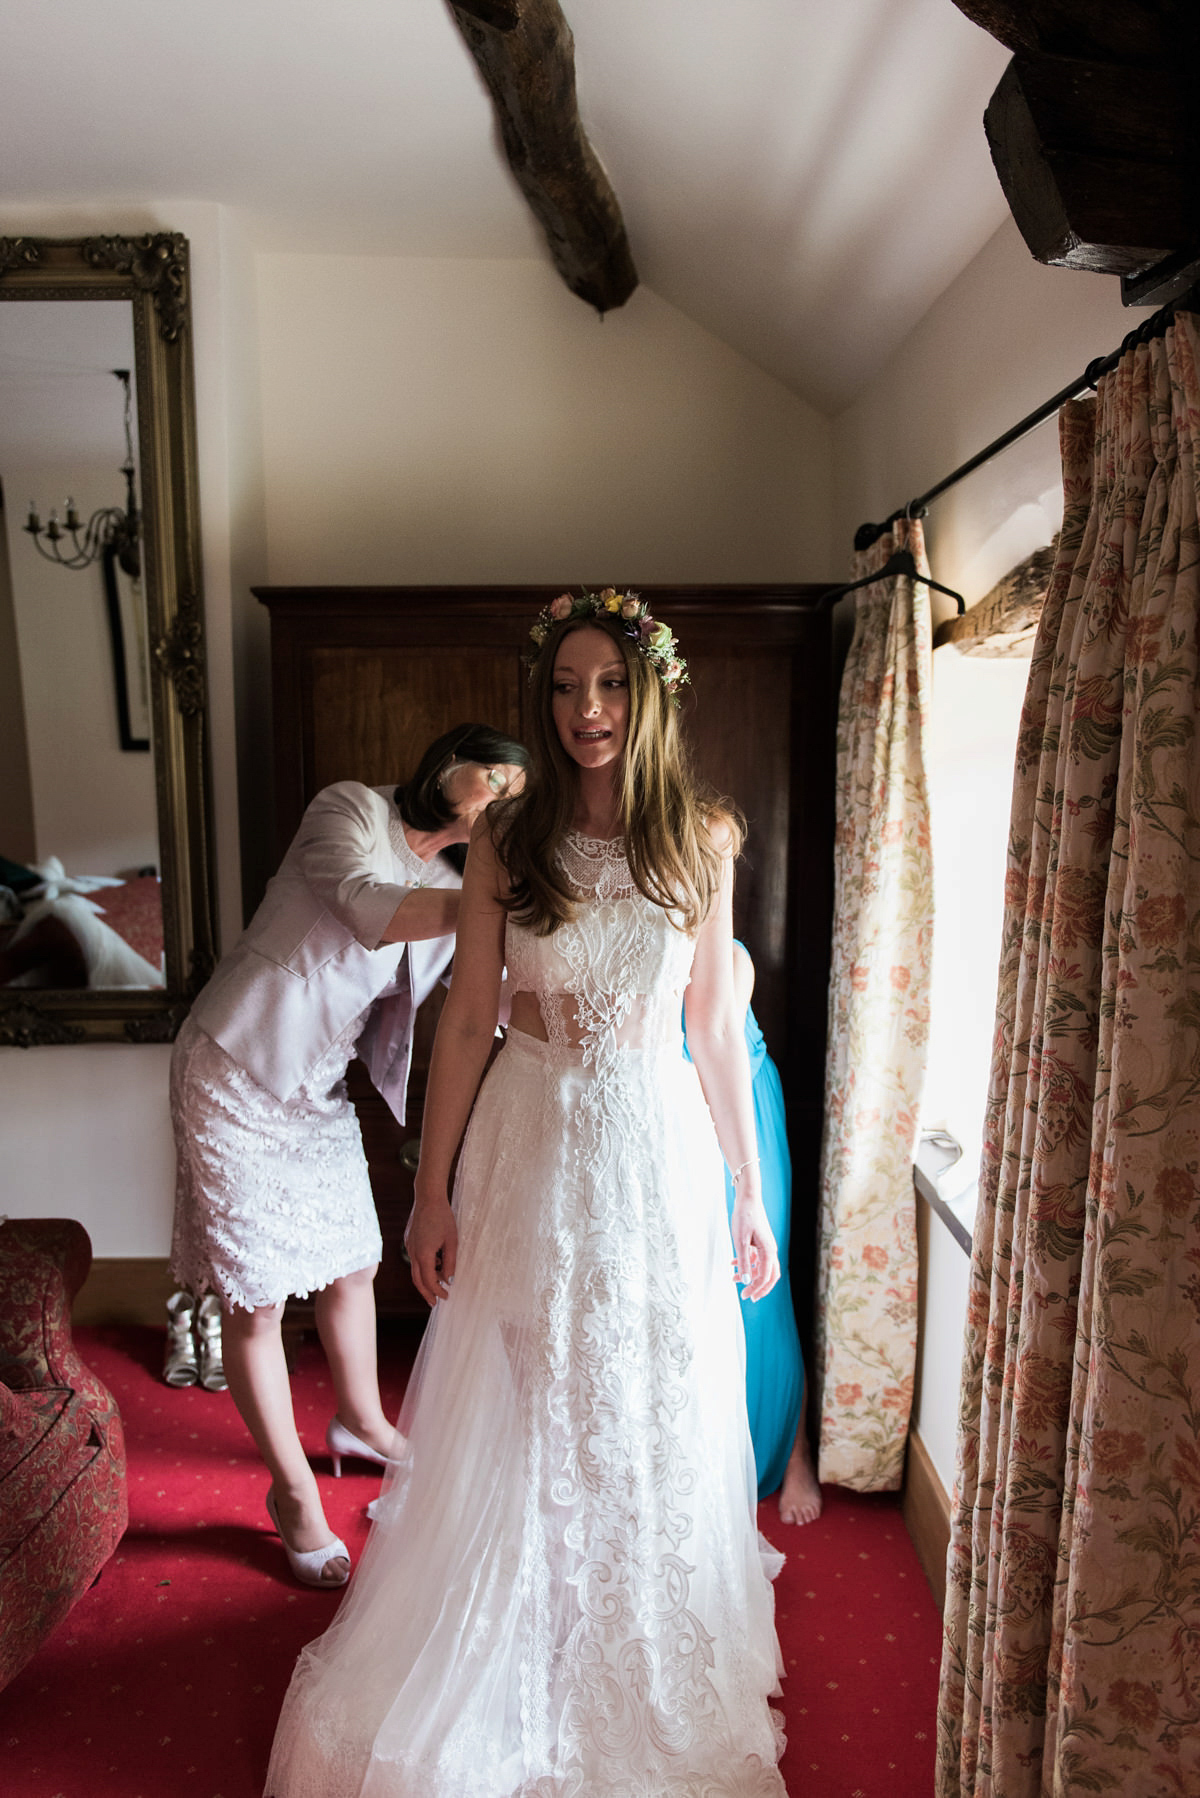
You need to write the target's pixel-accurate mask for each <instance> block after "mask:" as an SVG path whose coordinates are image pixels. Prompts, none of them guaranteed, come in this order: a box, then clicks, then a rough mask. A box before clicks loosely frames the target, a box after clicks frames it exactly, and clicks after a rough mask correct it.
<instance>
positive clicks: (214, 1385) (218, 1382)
mask: <svg viewBox="0 0 1200 1798" xmlns="http://www.w3.org/2000/svg"><path fill="white" fill-rule="evenodd" d="M196 1347H197V1349H198V1350H199V1354H200V1384H201V1385H202V1386H203V1388H204V1390H205V1392H224V1391H225V1389H226V1387H227V1386H228V1385H229V1381H228V1380H227V1379H226V1378H225V1366H224V1363H223V1362H222V1360H221V1301H220V1299H219V1298H218V1297H217V1295H216V1293H215V1292H209V1293H206V1294H205V1296H204V1297H203V1298H202V1299H201V1300H200V1307H199V1309H198V1311H197V1312H196Z"/></svg>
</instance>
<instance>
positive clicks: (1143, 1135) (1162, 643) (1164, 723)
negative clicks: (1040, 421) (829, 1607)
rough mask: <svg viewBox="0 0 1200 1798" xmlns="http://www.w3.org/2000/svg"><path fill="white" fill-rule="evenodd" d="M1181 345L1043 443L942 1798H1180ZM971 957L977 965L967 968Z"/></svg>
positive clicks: (1190, 995) (1191, 1297)
mask: <svg viewBox="0 0 1200 1798" xmlns="http://www.w3.org/2000/svg"><path fill="white" fill-rule="evenodd" d="M1198 323H1200V321H1198V320H1197V319H1196V318H1194V317H1192V316H1190V315H1187V314H1180V315H1179V317H1178V319H1177V321H1176V323H1175V326H1174V327H1173V329H1171V330H1170V331H1168V333H1167V335H1166V338H1165V340H1162V341H1154V342H1151V343H1150V344H1142V345H1140V346H1138V347H1136V348H1133V349H1130V350H1128V351H1127V352H1126V354H1125V355H1124V356H1123V357H1122V359H1121V361H1120V363H1119V365H1118V367H1117V369H1116V370H1115V372H1114V373H1113V374H1112V375H1110V376H1108V377H1106V378H1105V379H1104V380H1102V381H1101V383H1100V387H1099V393H1098V399H1097V400H1096V401H1088V402H1075V403H1072V404H1070V405H1068V406H1067V407H1066V408H1065V409H1064V412H1063V415H1062V427H1061V435H1062V444H1063V462H1064V475H1065V487H1066V515H1065V519H1064V523H1063V532H1062V538H1061V541H1060V545H1059V555H1058V561H1057V564H1056V567H1055V571H1054V575H1053V577H1052V580H1051V583H1050V589H1049V592H1048V594H1047V597H1046V603H1045V606H1044V608H1043V612H1042V619H1041V626H1040V630H1039V635H1038V641H1037V647H1036V650H1035V653H1034V659H1033V662H1032V665H1031V668H1030V678H1029V688H1028V692H1027V696H1026V701H1025V710H1024V714H1023V718H1022V724H1021V732H1020V737H1019V740H1018V749H1017V760H1016V775H1015V785H1014V795H1013V810H1012V831H1011V837H1010V843H1009V861H1008V876H1007V903H1006V910H1005V924H1004V939H1003V949H1002V960H1001V970H1000V988H999V999H998V1007H997V1022H996V1038H995V1043H996V1047H995V1058H994V1062H993V1071H992V1087H991V1094H990V1100H989V1110H988V1118H987V1123H986V1127H985V1141H984V1152H983V1167H982V1174H981V1179H980V1198H979V1210H978V1218H977V1223H976V1230H975V1247H974V1255H973V1259H972V1267H971V1286H970V1299H969V1307H968V1320H967V1332H966V1355H965V1362H964V1386H963V1395H962V1408H961V1415H960V1422H959V1441H958V1461H957V1470H956V1478H955V1498H954V1515H953V1522H952V1529H953V1533H952V1537H951V1546H950V1556H949V1587H948V1591H947V1598H946V1625H945V1644H944V1650H943V1659H942V1700H941V1714H940V1717H939V1733H938V1783H937V1790H938V1793H939V1798H965V1795H966V1794H972V1795H976V1794H979V1795H983V1794H988V1795H989V1798H1038V1795H1041V1794H1054V1795H1055V1798H1060V1795H1066V1794H1084V1793H1089V1794H1091V1793H1106V1792H1111V1793H1116V1794H1122V1795H1124V1794H1129V1795H1131V1798H1132V1795H1139V1798H1140V1795H1141V1794H1145V1795H1146V1798H1150V1795H1151V1794H1153V1795H1154V1798H1171V1795H1177V1798H1183V1795H1184V1794H1185V1793H1196V1792H1200V1442H1198V1438H1200V1207H1198V1205H1197V1197H1198V1192H1200V1185H1198V1172H1200V931H1198V925H1200V753H1198V743H1197V708H1198V704H1200V654H1198V648H1200V646H1198V643H1197V604H1198V601H1200V579H1198V563H1200V528H1198V523H1197V519H1198V513H1200V458H1198V449H1200V379H1198V378H1197V351H1198V350H1200V330H1198ZM986 947H987V945H981V953H982V952H984V951H985V950H986Z"/></svg>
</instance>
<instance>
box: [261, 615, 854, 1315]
mask: <svg viewBox="0 0 1200 1798" xmlns="http://www.w3.org/2000/svg"><path fill="white" fill-rule="evenodd" d="M562 591H563V588H562V587H256V588H255V589H254V592H255V595H256V597H257V598H258V599H259V600H261V601H262V603H263V604H264V605H265V606H266V607H267V608H268V609H269V612H270V616H271V667H272V702H273V731H274V758H275V811H276V818H277V827H278V843H277V849H278V853H279V855H282V853H283V851H284V849H285V848H286V846H287V844H288V842H289V841H290V840H291V837H292V835H293V834H294V832H295V829H296V826H297V824H298V823H299V820H300V816H301V813H302V812H303V810H304V808H305V806H306V805H307V804H308V801H309V800H310V799H311V798H312V797H313V795H314V793H316V792H317V791H318V790H319V789H320V788H321V787H323V786H327V785H328V784H329V782H330V781H335V780H351V779H352V780H361V781H366V782H367V783H369V784H370V785H372V786H381V785H383V784H385V783H388V782H394V781H398V780H400V779H402V778H404V777H405V776H406V775H407V774H408V773H409V771H410V770H411V768H412V767H413V766H414V765H415V763H416V760H417V758H418V756H419V755H420V753H421V751H422V750H423V749H424V747H425V746H426V744H428V743H429V742H430V741H431V740H432V738H434V737H436V736H437V735H439V734H440V733H441V732H442V731H444V730H448V729H449V728H450V726H451V725H454V724H457V723H460V722H464V721H466V720H474V721H478V722H480V723H485V724H491V725H494V726H495V727H497V728H498V729H502V730H505V731H507V732H509V733H510V734H511V735H513V736H516V737H523V736H524V708H525V704H526V690H527V675H526V669H525V665H524V663H523V661H522V656H523V654H524V652H525V650H526V648H527V646H528V632H529V626H530V625H531V623H532V622H533V619H534V616H535V615H536V613H537V612H538V610H539V609H540V608H541V607H542V606H543V605H544V604H545V603H546V602H547V601H548V600H550V599H553V598H554V597H555V595H556V594H557V593H559V592H562ZM639 591H640V592H641V593H642V595H643V597H645V598H646V599H648V600H649V601H650V603H651V608H652V610H653V612H654V613H655V615H656V616H658V617H662V618H663V619H665V620H666V622H667V623H669V624H670V625H671V627H672V629H673V630H674V631H675V632H676V634H677V636H678V638H679V641H680V647H681V649H682V650H683V653H684V655H685V656H686V657H687V661H688V666H689V670H690V673H691V685H690V687H689V688H687V689H685V691H684V701H683V706H684V713H685V717H686V719H687V726H688V730H689V734H690V737H691V741H692V745H693V750H694V754H695V759H696V762H697V764H698V766H699V768H700V769H701V771H702V772H703V774H704V775H705V776H706V778H707V779H708V780H709V781H710V782H711V783H712V784H713V785H714V786H715V787H716V788H717V789H718V790H719V791H720V792H722V793H725V794H727V795H729V796H730V797H731V798H733V799H734V800H736V802H737V804H738V805H739V806H740V807H741V809H742V811H743V813H744V814H745V817H746V822H747V826H748V832H747V839H746V847H745V853H744V856H743V859H742V862H741V864H740V866H739V870H738V877H737V891H736V900H735V925H736V929H737V933H738V935H739V936H740V937H741V938H742V940H743V942H745V944H746V946H747V948H748V949H749V950H750V953H751V955H752V957H753V959H754V964H755V968H756V970H757V985H756V989H755V994H754V1009H755V1012H756V1014H757V1016H758V1020H759V1022H760V1024H761V1025H762V1028H763V1033H764V1035H765V1037H766V1040H767V1044H768V1047H769V1049H770V1052H771V1054H772V1055H773V1057H774V1059H775V1060H776V1062H777V1063H778V1064H779V1068H780V1072H781V1074H782V1077H783V1085H784V1092H785V1095H786V1099H787V1106H788V1130H789V1138H790V1142H791V1148H792V1159H793V1168H794V1194H793V1221H792V1255H791V1262H792V1278H793V1291H794V1296H795V1299H796V1305H797V1313H798V1316H799V1319H800V1327H801V1334H802V1336H803V1337H807V1334H808V1331H807V1328H806V1323H807V1317H808V1310H809V1304H808V1295H809V1293H810V1291H811V1286H812V1277H811V1269H812V1247H813V1233H814V1221H815V1215H816V1178H817V1157H818V1152H819V1145H820V1127H821V1097H822V1081H823V1058H824V1042H825V1007H826V988H827V982H828V966H829V937H830V911H831V882H832V876H831V856H832V834H833V778H834V776H833V766H834V717H833V680H832V663H831V655H832V652H831V644H830V627H829V615H828V612H827V611H826V610H824V609H822V608H819V607H818V606H816V604H815V603H814V602H815V599H816V596H817V594H818V593H819V591H820V589H818V588H811V587H799V586H797V587H764V586H744V587H739V586H723V587H707V588H705V587H643V588H640V589H639ZM441 996H442V995H441V990H440V989H439V992H438V994H436V995H435V996H434V998H433V999H431V1000H430V1001H429V1002H428V1003H427V1004H426V1005H425V1007H424V1008H423V1010H422V1013H421V1015H420V1017H419V1019H418V1027H417V1036H416V1042H415V1044H414V1054H413V1066H412V1076H411V1081H410V1085H409V1095H408V1124H407V1126H406V1128H405V1129H403V1130H401V1129H400V1127H399V1126H398V1125H397V1124H396V1123H395V1121H394V1119H393V1118H392V1116H391V1113H390V1112H389V1111H388V1110H387V1107H386V1106H385V1105H384V1103H383V1101H382V1100H381V1099H380V1098H378V1096H377V1095H376V1094H375V1092H374V1090H373V1089H372V1087H371V1086H370V1084H369V1082H368V1081H367V1079H366V1076H365V1074H364V1073H363V1070H362V1069H361V1067H360V1066H359V1064H357V1063H354V1064H352V1067H351V1077H350V1078H351V1091H352V1093H353V1095H354V1099H355V1103H356V1105H357V1107H358V1112H359V1117H360V1120H361V1123H362V1130H363V1141H364V1145H365V1148H366V1153H367V1160H368V1163H369V1165H370V1170H371V1181H372V1185H373V1187H374V1191H375V1198H376V1203H377V1205H378V1208H379V1215H380V1222H381V1226H382V1230H383V1238H384V1259H383V1265H382V1267H381V1269H380V1274H379V1278H378V1281H377V1283H376V1295H377V1299H378V1304H379V1312H380V1316H381V1318H384V1319H392V1320H408V1321H410V1322H414V1323H415V1322H419V1321H423V1319H424V1317H425V1315H426V1308H425V1305H424V1302H423V1301H422V1300H421V1298H420V1297H419V1295H418V1294H417V1292H416V1291H415V1289H414V1287H413V1285H412V1282H411V1280H410V1279H409V1276H408V1269H407V1264H406V1262H405V1259H404V1253H403V1233H404V1225H405V1222H406V1220H407V1217H408V1211H409V1207H410V1205H411V1202H412V1169H413V1167H414V1166H415V1158H416V1152H417V1146H418V1143H419V1138H420V1131H421V1113H422V1106H423V1103H424V1097H425V1081H426V1074H427V1070H428V1066H429V1052H430V1047H431V1045H432V1041H433V1031H434V1028H435V1025H436V1021H437V1014H438V1012H439V1010H440V1001H441Z"/></svg>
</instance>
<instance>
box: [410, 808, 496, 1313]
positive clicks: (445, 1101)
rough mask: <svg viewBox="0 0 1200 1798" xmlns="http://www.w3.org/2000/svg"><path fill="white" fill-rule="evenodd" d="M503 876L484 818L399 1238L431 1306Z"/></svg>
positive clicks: (482, 1052)
mask: <svg viewBox="0 0 1200 1798" xmlns="http://www.w3.org/2000/svg"><path fill="white" fill-rule="evenodd" d="M502 879H503V872H502V870H501V868H500V865H499V863H498V861H497V859H496V854H495V851H494V849H493V847H492V839H491V835H490V832H489V830H488V827H487V824H486V822H485V821H484V820H482V819H481V820H480V822H479V823H478V824H477V825H476V827H475V831H474V834H473V835H472V838H471V849H470V853H469V855H468V856H467V866H466V872H465V873H464V875H463V885H462V902H461V905H460V908H459V915H458V941H457V946H456V949H455V955H454V975H453V978H452V979H451V982H450V992H449V994H448V996H447V999H446V1004H445V1006H444V1008H443V1010H442V1015H441V1019H440V1021H439V1023H438V1029H437V1037H436V1039H435V1041H434V1045H433V1057H432V1060H431V1062H430V1067H429V1087H428V1090H427V1092H426V1095H425V1116H424V1122H423V1125H422V1128H421V1162H420V1166H419V1167H418V1169H417V1177H416V1191H415V1197H414V1201H413V1211H412V1216H411V1217H410V1218H409V1221H408V1228H407V1229H406V1231H405V1233H404V1240H405V1243H406V1244H407V1247H408V1253H409V1258H410V1260H411V1262H412V1273H413V1282H414V1284H415V1286H416V1288H417V1290H418V1292H419V1293H420V1294H421V1296H422V1297H423V1298H424V1299H426V1300H427V1302H428V1303H429V1304H431V1305H435V1304H436V1303H437V1301H438V1300H439V1299H444V1298H445V1297H446V1296H447V1294H448V1292H449V1289H450V1282H451V1280H452V1279H453V1278H454V1265H455V1257H456V1254H457V1248H458V1232H457V1228H456V1226H455V1222H454V1213H453V1212H452V1211H451V1209H450V1196H449V1186H450V1169H451V1167H452V1166H453V1163H454V1157H455V1154H456V1152H457V1150H458V1145H459V1143H460V1142H461V1141H462V1136H463V1131H464V1130H465V1129H466V1127H467V1118H468V1117H469V1116H470V1112H471V1106H472V1105H473V1104H474V1101H475V1094H476V1092H477V1091H478V1088H479V1082H480V1080H481V1078H482V1076H483V1070H484V1067H485V1066H486V1064H487V1058H488V1053H489V1051H490V1049H491V1047H492V1042H493V1040H494V1038H495V1034H496V1022H497V1019H498V1017H499V1012H500V981H501V976H502V975H503V972H504V921H505V913H504V908H503V906H502V905H501V904H500V892H501V881H502Z"/></svg>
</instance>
